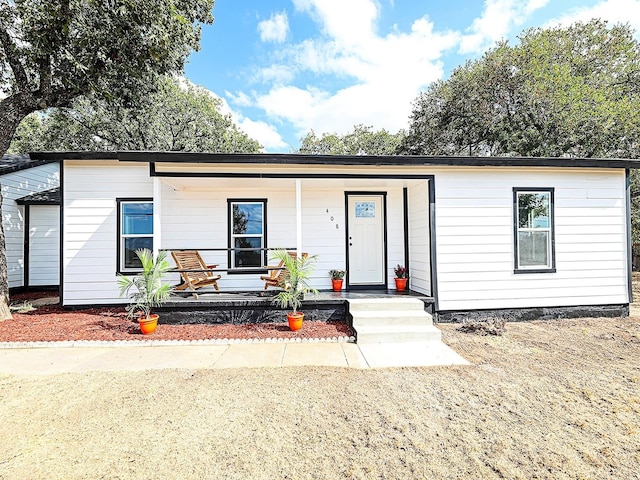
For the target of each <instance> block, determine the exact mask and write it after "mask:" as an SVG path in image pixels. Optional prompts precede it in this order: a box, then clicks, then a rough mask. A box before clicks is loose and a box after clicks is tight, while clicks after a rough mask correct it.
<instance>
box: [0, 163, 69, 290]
mask: <svg viewBox="0 0 640 480" xmlns="http://www.w3.org/2000/svg"><path fill="white" fill-rule="evenodd" d="M0 183H1V187H2V226H3V227H4V234H5V246H6V252H7V274H8V279H9V288H17V287H22V286H24V277H25V275H24V273H25V272H24V268H25V259H24V238H25V237H24V231H25V225H24V208H25V207H24V206H21V205H18V204H17V203H16V199H18V198H21V197H25V196H27V195H31V194H33V193H38V192H42V191H45V190H49V189H52V188H56V187H58V186H60V172H59V167H58V164H57V163H48V164H45V165H39V166H37V167H32V168H25V169H23V170H18V171H16V172H11V173H7V174H5V175H2V178H1V179H0ZM32 225H33V223H32ZM57 283H58V281H57V280H56V282H55V284H57Z"/></svg>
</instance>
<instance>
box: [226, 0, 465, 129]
mask: <svg viewBox="0 0 640 480" xmlns="http://www.w3.org/2000/svg"><path fill="white" fill-rule="evenodd" d="M293 2H294V5H295V7H296V9H297V11H298V12H301V13H307V14H309V15H310V16H311V17H312V18H313V19H314V20H315V21H316V22H317V23H318V24H319V28H320V31H321V33H322V34H321V35H320V36H319V37H317V38H310V39H306V40H304V41H302V42H300V43H297V44H292V45H285V46H283V48H282V50H280V51H278V52H275V53H274V56H276V57H277V59H278V63H279V64H281V65H283V67H284V66H285V65H288V66H289V67H290V69H289V70H288V71H287V74H288V75H292V77H291V78H289V79H286V78H285V76H284V75H281V76H279V77H278V78H276V77H277V76H276V75H274V74H273V73H274V72H273V69H274V67H267V68H265V69H263V70H262V72H261V76H262V78H263V79H266V78H271V79H272V82H271V86H270V88H269V89H268V90H267V91H262V92H252V93H251V94H249V95H247V94H246V93H236V94H234V95H233V98H238V99H240V100H241V101H242V102H243V103H246V102H247V98H251V99H252V100H253V105H254V106H256V107H258V108H260V109H262V110H264V111H265V113H266V114H267V116H268V117H270V118H273V119H274V121H277V122H283V123H287V122H288V123H290V124H292V125H293V126H294V128H295V129H296V130H297V133H298V136H299V137H301V136H303V135H304V134H305V133H306V132H307V131H308V130H309V129H311V128H313V129H314V130H315V131H317V132H339V133H344V132H347V131H349V130H351V129H353V126H354V125H356V124H360V123H362V124H365V125H374V126H375V128H386V129H387V130H389V131H397V130H399V129H401V128H407V126H408V117H409V114H410V111H411V102H412V101H413V100H414V99H415V98H416V96H417V95H418V93H419V91H420V90H421V89H422V88H424V87H425V86H426V85H428V84H429V83H431V82H432V81H434V80H437V79H439V78H441V77H442V75H443V65H442V62H441V61H440V58H441V57H442V55H443V53H444V52H445V51H446V50H450V49H453V48H455V46H456V45H457V44H458V42H459V40H460V35H459V34H458V33H455V32H449V31H446V32H435V31H434V26H433V23H432V22H431V21H430V19H429V18H428V17H427V16H425V17H423V18H420V19H417V20H416V21H414V23H413V25H412V27H411V30H410V31H408V32H399V31H398V30H397V27H395V28H394V29H393V30H392V33H389V34H386V35H380V34H378V33H377V23H376V22H377V20H378V18H379V15H380V11H379V8H381V7H380V6H379V4H378V3H377V1H375V0H350V1H349V2H344V1H342V0H341V1H338V0H293ZM275 68H277V69H279V68H280V67H275ZM294 77H295V78H294ZM322 78H331V79H332V80H336V79H338V81H339V82H340V83H341V84H342V88H340V89H338V90H331V89H330V87H322V88H321V87H313V86H310V85H307V84H306V81H307V80H309V81H313V82H316V81H317V80H318V79H322ZM317 84H318V85H322V83H321V81H318V82H317Z"/></svg>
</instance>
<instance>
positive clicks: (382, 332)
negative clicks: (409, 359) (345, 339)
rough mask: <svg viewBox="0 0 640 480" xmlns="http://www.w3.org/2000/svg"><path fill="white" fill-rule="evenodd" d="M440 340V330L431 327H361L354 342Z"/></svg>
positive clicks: (357, 329) (357, 330)
mask: <svg viewBox="0 0 640 480" xmlns="http://www.w3.org/2000/svg"><path fill="white" fill-rule="evenodd" d="M441 338H442V334H441V332H440V330H438V329H437V328H436V327H434V326H433V325H422V326H418V325H406V326H398V325H393V326H383V325H362V326H360V327H358V328H356V342H357V343H359V344H366V343H402V342H440V341H441Z"/></svg>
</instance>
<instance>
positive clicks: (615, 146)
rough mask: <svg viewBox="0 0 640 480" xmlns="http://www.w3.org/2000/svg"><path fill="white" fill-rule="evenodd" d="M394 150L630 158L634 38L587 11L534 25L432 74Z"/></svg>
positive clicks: (639, 115) (634, 127)
mask: <svg viewBox="0 0 640 480" xmlns="http://www.w3.org/2000/svg"><path fill="white" fill-rule="evenodd" d="M410 123H411V125H410V129H409V133H408V135H407V137H406V138H405V141H404V142H403V145H402V147H401V148H400V149H399V150H398V151H399V152H401V153H409V154H427V155H431V154H435V155H480V156H481V155H522V156H551V157H562V156H575V157H627V158H636V157H637V156H638V150H639V148H640V145H639V142H638V140H639V138H640V45H639V44H638V42H637V41H636V40H635V39H634V37H633V31H632V30H631V29H630V27H628V26H625V25H616V26H613V27H608V26H607V24H606V22H603V21H599V20H593V21H591V22H589V23H584V24H583V23H576V24H574V25H572V26H570V27H566V28H565V27H557V28H550V29H531V30H527V31H525V32H524V33H523V34H522V36H521V37H520V43H519V44H518V45H515V46H509V45H508V43H507V42H501V43H499V44H498V45H497V46H496V47H495V48H493V49H492V50H490V51H488V52H487V53H486V54H485V55H484V56H483V57H482V58H481V59H479V60H476V61H469V62H467V63H466V64H465V65H464V66H462V67H459V68H457V69H456V70H454V72H453V74H452V75H451V77H450V78H449V79H448V80H446V81H439V82H435V83H433V84H432V85H431V86H430V87H429V88H428V89H427V91H426V92H424V93H422V94H421V95H420V96H419V97H418V98H417V99H416V101H415V103H414V109H413V113H412V115H411V119H410Z"/></svg>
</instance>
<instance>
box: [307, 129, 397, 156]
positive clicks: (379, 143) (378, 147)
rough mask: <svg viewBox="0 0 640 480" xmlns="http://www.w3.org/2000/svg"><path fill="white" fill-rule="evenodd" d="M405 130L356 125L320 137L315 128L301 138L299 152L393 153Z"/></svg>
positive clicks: (335, 153) (324, 153) (311, 153)
mask: <svg viewBox="0 0 640 480" xmlns="http://www.w3.org/2000/svg"><path fill="white" fill-rule="evenodd" d="M403 136H404V132H402V131H401V132H398V133H396V134H392V133H389V132H387V131H386V130H384V129H382V130H378V131H376V132H374V131H373V127H370V126H369V127H367V126H364V125H356V126H354V128H353V132H351V133H347V134H345V135H338V134H337V133H323V134H322V137H318V136H317V135H316V134H315V132H314V131H313V130H311V131H310V132H309V133H307V135H305V136H304V137H303V138H302V139H301V140H300V148H299V149H298V150H297V153H305V154H309V155H393V154H394V153H395V151H396V150H397V149H398V147H399V145H400V142H401V141H402V138H403Z"/></svg>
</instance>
